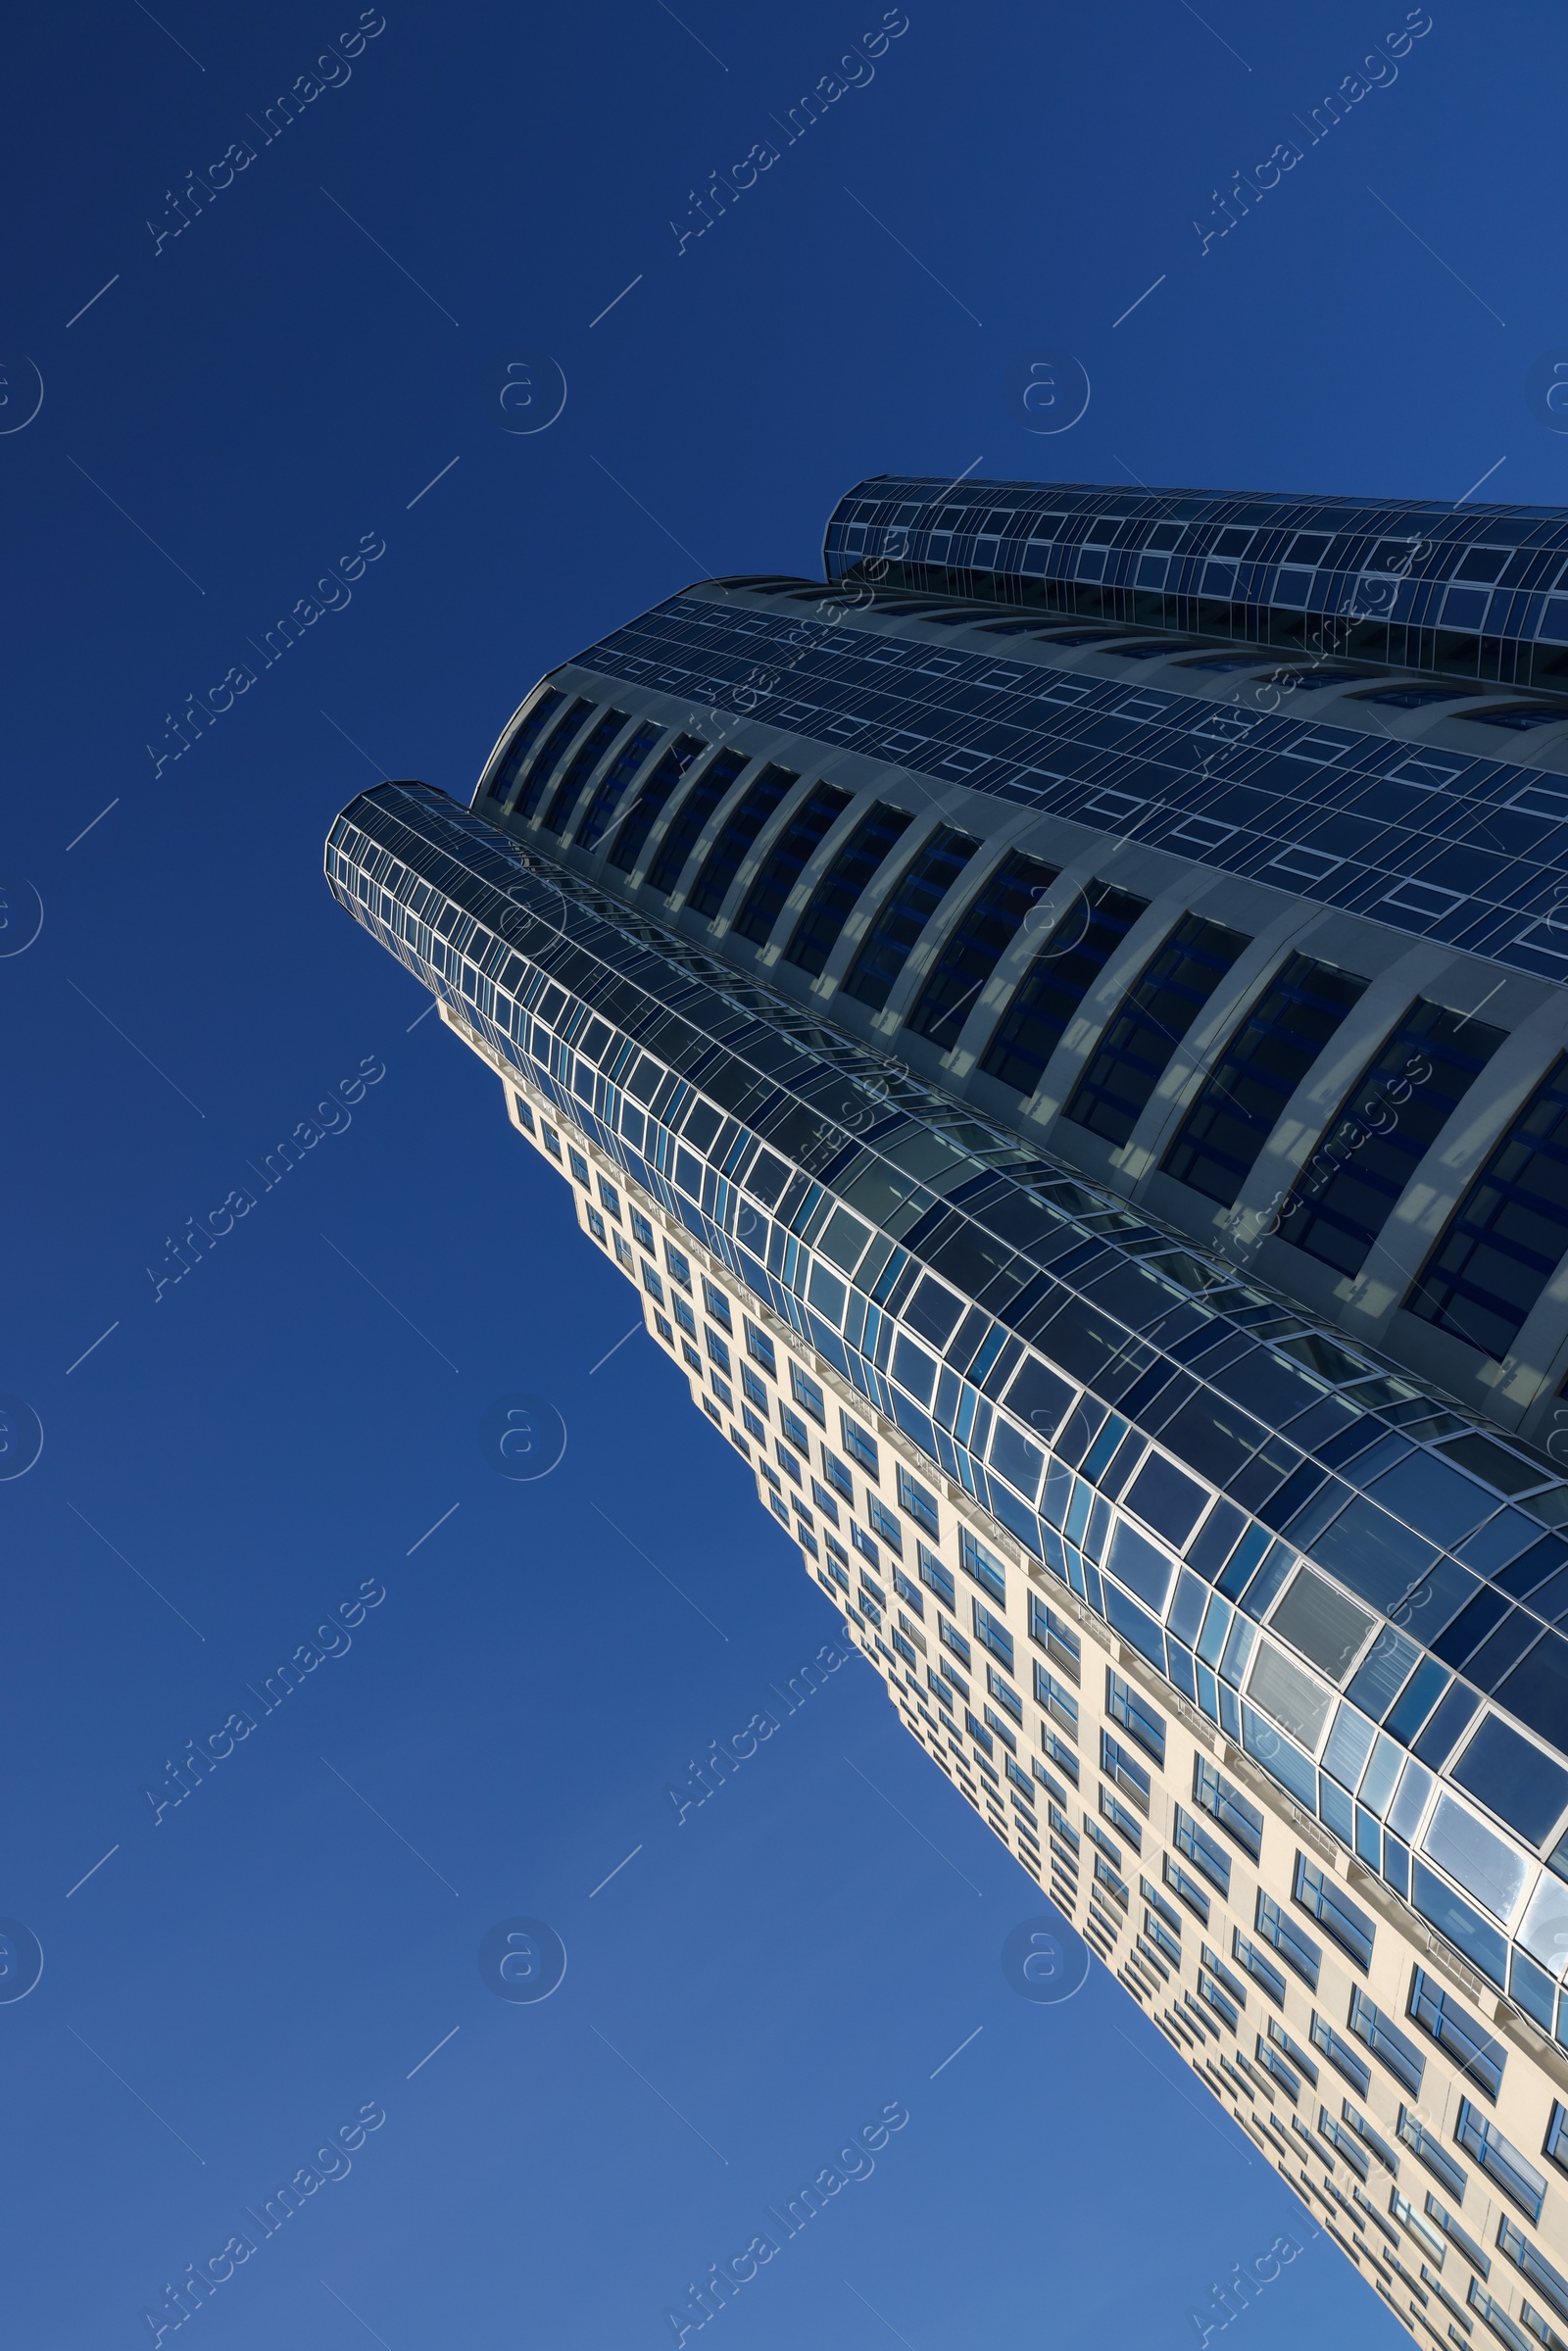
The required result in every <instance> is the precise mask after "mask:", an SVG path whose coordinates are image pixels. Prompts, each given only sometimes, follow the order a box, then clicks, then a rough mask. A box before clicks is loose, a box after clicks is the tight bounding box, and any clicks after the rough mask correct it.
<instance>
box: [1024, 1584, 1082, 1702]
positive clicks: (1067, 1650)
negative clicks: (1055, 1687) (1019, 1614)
mask: <svg viewBox="0 0 1568 2351" xmlns="http://www.w3.org/2000/svg"><path fill="white" fill-rule="evenodd" d="M1029 1638H1030V1640H1031V1641H1034V1642H1036V1643H1037V1645H1038V1646H1039V1647H1041V1648H1043V1649H1044V1650H1045V1652H1046V1654H1047V1656H1048V1657H1049V1658H1050V1659H1051V1661H1052V1663H1053V1664H1054V1665H1058V1666H1059V1667H1060V1668H1061V1670H1062V1672H1063V1673H1064V1674H1065V1675H1066V1676H1067V1677H1068V1679H1069V1681H1072V1682H1076V1681H1077V1680H1078V1679H1079V1673H1080V1661H1081V1658H1082V1655H1083V1650H1082V1644H1081V1643H1080V1641H1079V1639H1078V1636H1077V1634H1076V1633H1075V1632H1074V1631H1073V1629H1072V1627H1071V1626H1070V1625H1069V1624H1068V1622H1067V1619H1066V1618H1065V1617H1064V1616H1063V1615H1062V1614H1061V1613H1060V1611H1059V1610H1058V1609H1055V1608H1053V1607H1052V1605H1051V1603H1050V1602H1049V1600H1042V1599H1039V1598H1037V1596H1036V1595H1035V1593H1034V1592H1031V1593H1030V1594H1029Z"/></svg>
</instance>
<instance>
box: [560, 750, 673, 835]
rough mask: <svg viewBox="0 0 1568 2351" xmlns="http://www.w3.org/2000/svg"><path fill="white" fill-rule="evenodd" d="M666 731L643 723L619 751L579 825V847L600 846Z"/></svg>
mask: <svg viewBox="0 0 1568 2351" xmlns="http://www.w3.org/2000/svg"><path fill="white" fill-rule="evenodd" d="M663 731H664V730H663V728H662V726H640V727H639V728H638V729H637V731H636V733H635V734H634V735H633V736H632V738H631V740H630V742H628V743H626V744H625V745H623V746H622V748H621V749H620V750H619V751H617V752H616V754H615V756H614V758H613V759H612V760H611V762H610V765H609V767H608V768H607V769H606V771H605V773H604V775H603V777H602V778H601V780H600V783H599V787H598V790H597V791H596V792H595V793H594V796H593V799H592V800H591V801H590V802H589V804H588V813H587V815H586V816H585V817H584V818H583V820H582V823H581V824H580V825H579V826H578V828H577V847H578V848H579V849H597V848H598V846H599V844H600V842H601V841H602V840H603V839H604V837H605V835H606V833H607V832H609V830H610V827H611V825H612V824H613V821H614V818H615V816H616V814H617V812H618V810H619V808H620V804H621V802H622V801H623V800H624V799H625V797H626V792H627V788H628V787H629V785H630V783H631V780H632V778H633V776H634V775H635V774H636V773H637V770H638V768H639V767H640V766H641V765H642V763H643V761H644V759H646V758H647V757H648V754H649V753H650V752H651V751H652V750H653V748H654V745H655V744H656V743H657V742H658V741H659V739H660V737H661V735H662V733H663Z"/></svg>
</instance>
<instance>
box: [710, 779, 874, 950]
mask: <svg viewBox="0 0 1568 2351" xmlns="http://www.w3.org/2000/svg"><path fill="white" fill-rule="evenodd" d="M849 805H850V794H849V793H848V792H841V791H839V790H838V789H837V787H836V786H835V785H832V784H814V785H813V786H812V788H811V790H810V792H809V794H808V796H807V798H806V800H805V802H804V804H802V805H801V806H799V807H797V808H796V809H795V812H794V814H793V815H792V816H789V817H787V818H786V819H785V822H784V825H783V828H782V830H781V831H780V832H779V834H778V837H777V839H776V840H775V841H774V843H773V846H772V848H771V849H770V850H769V851H768V853H767V855H766V857H764V858H763V859H762V862H761V865H760V868H759V870H758V875H757V879H756V880H755V881H754V882H753V884H752V886H751V888H750V890H748V891H747V893H746V897H745V900H744V901H743V903H742V906H741V910H740V912H739V914H737V916H736V917H735V929H736V932H737V933H738V935H739V936H740V937H741V938H742V939H749V940H750V941H751V943H752V945H753V946H754V947H765V946H766V944H767V941H768V937H769V935H770V933H771V931H772V928H773V925H774V923H775V922H777V920H778V918H779V915H780V914H781V913H782V911H783V909H784V903H785V901H786V899H787V898H788V897H789V895H790V892H791V891H792V890H793V889H794V887H795V885H796V883H797V882H798V881H799V880H800V878H801V875H802V874H803V873H804V872H805V871H806V868H807V866H808V865H809V863H810V861H811V859H812V857H815V855H816V852H817V850H818V849H819V848H820V847H821V844H822V841H823V839H824V837H825V836H826V835H827V833H829V832H830V831H831V830H832V827H833V825H834V824H835V823H836V821H837V820H838V818H839V817H840V816H842V815H843V813H844V811H845V809H846V808H848V807H849Z"/></svg>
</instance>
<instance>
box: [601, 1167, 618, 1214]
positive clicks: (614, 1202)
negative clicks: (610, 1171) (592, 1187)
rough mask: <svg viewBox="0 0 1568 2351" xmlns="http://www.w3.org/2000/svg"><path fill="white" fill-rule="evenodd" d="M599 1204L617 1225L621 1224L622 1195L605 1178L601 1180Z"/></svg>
mask: <svg viewBox="0 0 1568 2351" xmlns="http://www.w3.org/2000/svg"><path fill="white" fill-rule="evenodd" d="M599 1203H600V1206H601V1207H602V1208H603V1209H604V1211H605V1213H606V1215H607V1216H613V1217H614V1219H615V1221H616V1223H617V1224H618V1223H619V1222H620V1194H619V1193H618V1192H617V1191H616V1190H615V1187H614V1185H613V1184H607V1183H606V1182H605V1179H604V1177H603V1176H601V1177H600V1179H599Z"/></svg>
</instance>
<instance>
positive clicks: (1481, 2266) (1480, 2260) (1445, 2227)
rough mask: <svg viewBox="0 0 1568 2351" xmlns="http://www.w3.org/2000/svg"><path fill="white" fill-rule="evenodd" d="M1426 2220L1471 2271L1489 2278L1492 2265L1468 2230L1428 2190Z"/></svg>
mask: <svg viewBox="0 0 1568 2351" xmlns="http://www.w3.org/2000/svg"><path fill="white" fill-rule="evenodd" d="M1392 2209H1393V2207H1392V2206H1391V2207H1390V2210H1391V2211H1392ZM1427 2219H1428V2220H1429V2221H1432V2222H1435V2223H1436V2225H1437V2227H1438V2228H1439V2229H1441V2230H1442V2231H1443V2234H1444V2235H1445V2236H1446V2238H1447V2239H1448V2242H1449V2243H1450V2244H1453V2245H1457V2246H1458V2248H1459V2250H1460V2252H1461V2253H1462V2254H1463V2255H1464V2257H1465V2260H1466V2261H1467V2262H1468V2263H1469V2264H1470V2267H1471V2268H1472V2269H1473V2270H1479V2271H1480V2273H1481V2275H1482V2277H1483V2278H1490V2277H1491V2275H1492V2264H1491V2262H1490V2261H1489V2260H1488V2258H1487V2256H1486V2254H1485V2253H1483V2252H1482V2250H1481V2247H1480V2246H1479V2245H1478V2244H1477V2243H1476V2240H1475V2238H1474V2237H1473V2236H1472V2235H1471V2234H1470V2233H1469V2231H1468V2229H1461V2228H1460V2226H1459V2224H1458V2222H1457V2221H1456V2220H1455V2219H1454V2217H1453V2215H1452V2213H1450V2212H1446V2211H1445V2210H1444V2208H1443V2206H1442V2205H1441V2204H1440V2203H1439V2202H1438V2199H1437V2197H1436V2196H1435V2195H1434V2194H1433V2193H1432V2190H1431V2189H1430V2188H1428V2190H1427Z"/></svg>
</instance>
